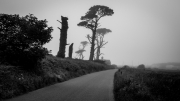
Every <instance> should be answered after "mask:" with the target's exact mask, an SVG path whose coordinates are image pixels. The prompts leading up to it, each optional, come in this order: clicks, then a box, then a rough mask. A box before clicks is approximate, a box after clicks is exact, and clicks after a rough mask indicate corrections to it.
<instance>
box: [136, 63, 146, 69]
mask: <svg viewBox="0 0 180 101" xmlns="http://www.w3.org/2000/svg"><path fill="white" fill-rule="evenodd" d="M137 68H138V69H145V65H144V64H141V65H139V66H138V67H137Z"/></svg>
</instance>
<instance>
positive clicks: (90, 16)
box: [77, 5, 114, 61]
mask: <svg viewBox="0 0 180 101" xmlns="http://www.w3.org/2000/svg"><path fill="white" fill-rule="evenodd" d="M113 14H114V12H113V10H112V9H111V8H109V7H107V6H103V5H94V6H92V7H90V9H89V11H88V12H87V13H86V14H85V16H81V20H82V21H81V22H80V23H78V24H77V25H78V26H82V27H85V28H88V29H91V30H92V42H91V51H90V57H89V60H91V61H92V60H93V57H94V41H95V35H96V29H97V28H98V27H99V23H98V21H99V20H100V19H101V18H102V17H104V16H111V15H113Z"/></svg>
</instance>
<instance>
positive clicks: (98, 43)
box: [86, 28, 112, 60]
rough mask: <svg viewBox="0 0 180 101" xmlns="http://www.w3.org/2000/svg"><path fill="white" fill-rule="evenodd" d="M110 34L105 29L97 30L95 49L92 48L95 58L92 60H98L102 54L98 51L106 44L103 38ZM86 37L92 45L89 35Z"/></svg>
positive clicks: (108, 30)
mask: <svg viewBox="0 0 180 101" xmlns="http://www.w3.org/2000/svg"><path fill="white" fill-rule="evenodd" d="M110 32H112V31H111V30H110V29H106V28H99V29H97V31H96V39H95V48H94V52H96V56H95V55H94V59H96V60H99V57H100V56H101V55H102V54H103V53H101V51H100V49H101V48H103V46H104V45H106V44H107V43H108V42H106V41H104V36H105V35H106V34H107V33H110ZM86 37H87V39H88V40H89V42H90V43H92V37H91V36H90V35H89V34H88V35H87V36H86Z"/></svg>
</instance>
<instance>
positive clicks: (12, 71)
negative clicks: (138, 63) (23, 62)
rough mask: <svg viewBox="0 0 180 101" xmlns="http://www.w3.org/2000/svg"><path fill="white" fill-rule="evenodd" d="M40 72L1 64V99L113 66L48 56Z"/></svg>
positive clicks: (42, 63)
mask: <svg viewBox="0 0 180 101" xmlns="http://www.w3.org/2000/svg"><path fill="white" fill-rule="evenodd" d="M41 68H42V71H41V73H40V74H37V73H32V72H27V71H24V70H22V69H20V68H18V67H17V66H5V65H0V100H2V99H7V98H11V97H14V96H18V95H21V94H24V93H27V92H30V91H33V90H36V89H39V88H42V87H45V86H48V85H52V84H54V83H58V82H62V81H65V80H69V79H71V78H75V77H78V76H81V75H85V74H88V73H92V72H97V71H101V70H107V69H112V68H113V67H111V66H108V65H103V64H99V63H95V62H91V61H85V60H78V59H68V58H67V59H62V58H57V57H54V56H50V55H49V56H46V58H44V59H43V60H42V61H41Z"/></svg>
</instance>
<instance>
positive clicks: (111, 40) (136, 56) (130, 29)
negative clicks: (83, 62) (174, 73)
mask: <svg viewBox="0 0 180 101" xmlns="http://www.w3.org/2000/svg"><path fill="white" fill-rule="evenodd" d="M179 4H180V1H179V0H158V1H157V0H98V1H97V0H51V1H50V0H49V1H47V0H46V1H42V0H41V1H40V0H31V1H27V0H26V1H25V0H1V1H0V13H5V14H19V15H20V16H25V15H28V14H29V13H31V14H34V15H35V16H36V17H37V18H38V19H47V21H48V25H49V26H52V27H53V29H54V31H53V32H52V37H53V39H52V40H51V42H50V43H48V44H46V45H45V47H46V48H48V49H49V50H52V54H53V55H56V54H57V52H58V48H59V37H60V31H59V29H58V28H57V27H61V24H60V23H59V22H57V20H61V19H60V17H61V15H62V16H66V17H68V18H69V20H68V23H69V29H68V38H67V43H74V47H73V48H74V49H73V50H74V53H73V57H75V56H76V54H75V51H77V50H78V48H79V45H80V42H81V41H88V40H87V38H86V37H85V36H86V35H87V34H92V32H91V30H89V29H86V28H83V27H79V26H77V24H78V23H79V22H80V21H81V20H80V18H81V16H84V15H85V13H86V12H87V11H88V9H89V8H90V7H91V6H93V5H105V6H108V7H110V8H111V9H113V10H114V14H113V15H112V16H108V17H106V16H105V17H103V18H101V19H100V24H101V28H108V29H111V30H112V32H111V33H108V34H107V35H105V40H106V41H108V43H107V44H106V45H105V46H104V48H102V49H101V51H102V53H104V55H103V57H104V58H105V59H109V60H111V63H112V64H117V65H133V66H136V65H139V64H145V65H151V64H154V63H165V62H180V44H179V43H180V28H179V27H180V20H179V18H180V6H179ZM67 49H68V47H67ZM85 50H86V52H84V56H85V59H89V54H90V45H88V47H86V49H85ZM66 52H67V54H68V50H67V51H66Z"/></svg>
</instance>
